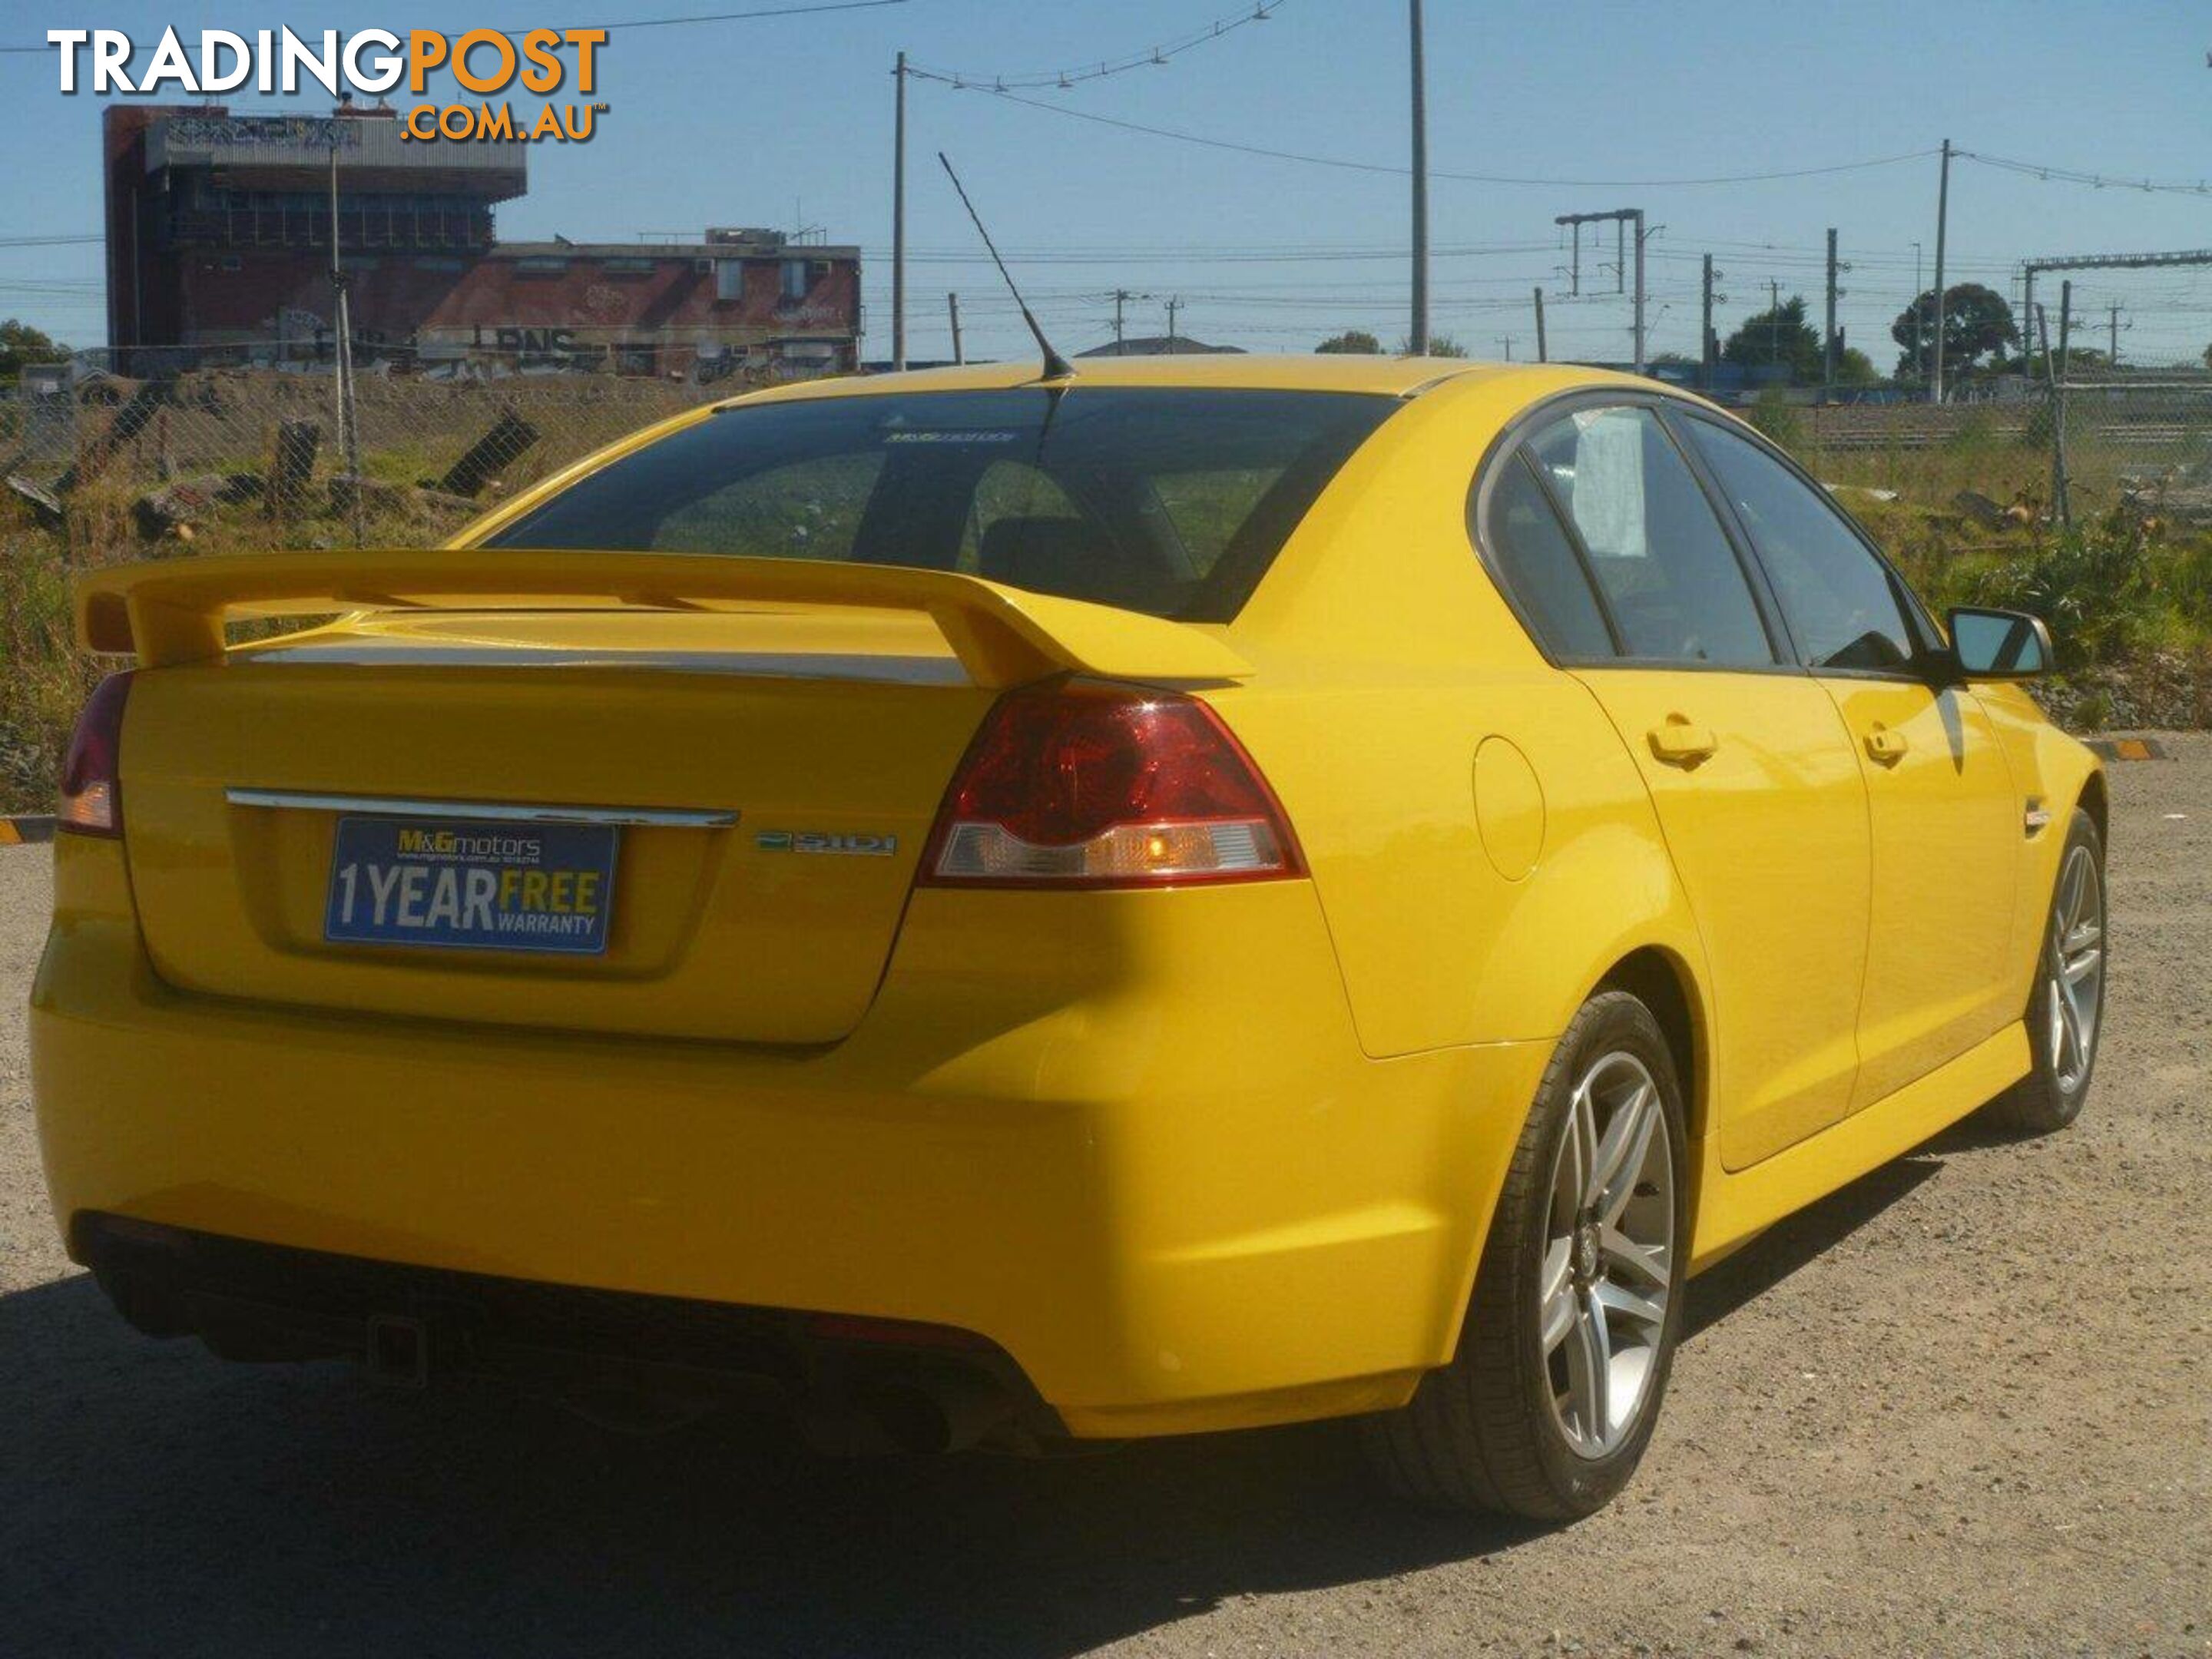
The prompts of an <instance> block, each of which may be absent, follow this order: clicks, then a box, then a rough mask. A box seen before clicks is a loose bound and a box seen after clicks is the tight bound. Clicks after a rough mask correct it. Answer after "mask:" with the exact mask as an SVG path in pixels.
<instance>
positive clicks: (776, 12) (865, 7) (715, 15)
mask: <svg viewBox="0 0 2212 1659" xmlns="http://www.w3.org/2000/svg"><path fill="white" fill-rule="evenodd" d="M906 3H907V0H813V3H811V4H806V5H798V6H770V7H767V8H764V9H761V10H757V11H710V12H702V13H699V14H696V15H691V16H685V17H629V18H623V19H622V20H620V21H616V22H611V23H569V24H565V25H556V24H549V23H531V24H527V25H526V26H525V27H521V28H514V29H494V30H492V31H491V33H494V34H505V35H510V36H513V38H515V39H517V40H520V38H521V37H522V36H524V35H526V34H529V33H532V32H533V31H535V30H538V29H544V28H551V29H553V30H554V31H555V32H556V33H567V32H568V31H570V30H574V29H605V30H608V31H610V32H611V31H613V30H616V29H669V28H678V27H683V26H684V25H685V24H688V23H743V22H745V21H750V19H753V18H757V17H805V16H811V15H813V14H815V13H817V12H824V11H869V10H872V9H874V8H876V7H878V6H902V5H904V4H906ZM1276 3H1277V4H1280V3H1281V0H1276ZM441 33H443V31H441ZM460 38H461V36H460V33H459V32H454V33H445V39H446V40H449V41H451V40H459V39H460ZM54 50H55V48H54V47H53V46H51V45H48V44H46V43H44V42H41V43H40V45H38V46H0V52H8V53H23V52H52V51H54Z"/></svg>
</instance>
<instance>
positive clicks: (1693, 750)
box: [1644, 714, 1721, 766]
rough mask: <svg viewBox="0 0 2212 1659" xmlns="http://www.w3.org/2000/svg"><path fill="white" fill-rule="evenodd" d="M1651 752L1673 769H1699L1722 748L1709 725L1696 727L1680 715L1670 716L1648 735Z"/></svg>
mask: <svg viewBox="0 0 2212 1659" xmlns="http://www.w3.org/2000/svg"><path fill="white" fill-rule="evenodd" d="M1644 735H1645V736H1646V737H1647V738H1650V743H1651V752H1652V753H1653V754H1654V755H1656V756H1657V757H1659V758H1660V759H1661V760H1662V761H1664V762H1665V763H1667V764H1668V765H1669V766H1695V765H1696V764H1697V763H1699V761H1702V760H1705V759H1708V758H1710V757H1711V756H1712V755H1713V753H1714V752H1715V751H1716V750H1718V749H1719V748H1720V746H1721V740H1720V739H1719V738H1717V737H1715V736H1714V735H1713V731H1712V728H1711V726H1693V725H1692V724H1691V723H1690V722H1689V721H1688V720H1685V719H1683V717H1682V716H1681V715H1680V714H1669V715H1668V716H1667V718H1666V719H1665V720H1662V721H1661V722H1660V723H1659V724H1658V725H1656V726H1653V727H1652V728H1651V729H1650V732H1646V733H1645V734H1644Z"/></svg>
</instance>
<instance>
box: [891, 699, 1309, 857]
mask: <svg viewBox="0 0 2212 1659" xmlns="http://www.w3.org/2000/svg"><path fill="white" fill-rule="evenodd" d="M1303 873H1304V865H1303V863H1302V861H1301V860H1300V858H1299V855H1298V848H1297V842H1296V841H1295V840H1294V839H1292V837H1291V828H1290V825H1289V823H1287V822H1286V821H1285V818H1284V817H1283V809H1282V805H1281V803H1280V802H1279V801H1278V800H1276V799H1275V797H1274V793H1273V791H1271V790H1270V789H1269V788H1268V787H1267V784H1266V783H1265V781H1262V780H1261V776H1260V774H1259V771H1258V769H1256V768H1255V767H1254V765H1253V764H1252V761H1251V758H1250V757H1249V756H1248V755H1246V754H1245V752H1244V750H1243V748H1242V747H1241V746H1239V744H1237V739H1236V738H1233V737H1231V735H1230V733H1229V729H1228V728H1227V727H1226V726H1223V725H1222V723H1221V721H1220V719H1219V717H1218V716H1217V715H1216V714H1214V712H1213V711H1212V709H1211V708H1207V707H1206V705H1205V704H1204V703H1202V702H1199V701H1197V700H1196V699H1195V698H1193V697H1187V696H1179V695H1177V694H1176V693H1173V692H1163V691H1146V690H1138V689H1136V688H1134V687H1127V686H1110V685H1097V684H1081V683H1073V684H1056V685H1049V686H1039V687H1033V688H1030V689H1028V690H1020V691H1014V692H1010V693H1008V694H1007V695H1006V696H1004V697H1001V698H1000V700H999V702H998V703H997V704H996V705H995V706H994V708H992V710H991V713H990V714H989V716H988V717H987V719H986V720H984V722H983V728H982V730H981V732H977V733H976V736H975V742H974V743H973V744H970V745H969V750H968V754H967V757H966V758H965V759H963V761H962V762H961V765H960V770H959V772H958V774H957V775H956V776H955V777H954V778H953V780H952V787H951V789H950V790H948V791H947V792H946V794H945V805H944V806H943V808H942V809H941V810H940V811H939V813H938V818H937V827H936V829H934V830H933V832H932V834H931V836H930V841H929V846H928V848H927V850H926V851H925V852H924V853H923V854H922V864H921V884H923V885H925V886H934V887H951V886H969V887H1029V886H1058V887H1170V886H1185V885H1189V884H1195V883H1200V882H1221V881H1261V880H1267V879H1270V878H1279V877H1283V876H1296V875H1300V874H1303Z"/></svg>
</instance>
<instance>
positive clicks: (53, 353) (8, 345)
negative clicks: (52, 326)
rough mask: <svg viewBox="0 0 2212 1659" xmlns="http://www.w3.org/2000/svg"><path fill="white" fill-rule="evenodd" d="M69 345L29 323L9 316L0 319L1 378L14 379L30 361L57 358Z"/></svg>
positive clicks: (40, 361)
mask: <svg viewBox="0 0 2212 1659" xmlns="http://www.w3.org/2000/svg"><path fill="white" fill-rule="evenodd" d="M69 355H70V349H69V348H68V347H67V346H65V345H63V344H61V343H59V342H58V341H55V340H52V339H50V338H48V337H46V335H45V334H42V333H40V331H38V330H37V329H35V328H33V327H32V326H31V325H29V324H28V323H23V322H18V321H16V320H15V318H13V317H10V318H9V319H8V320H7V321H6V322H4V323H0V380H14V379H15V377H16V376H17V375H18V374H21V373H22V372H23V367H24V365H25V364H27V363H51V362H58V361H60V360H61V359H62V358H64V357H66V356H69Z"/></svg>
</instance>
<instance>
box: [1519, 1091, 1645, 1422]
mask: <svg viewBox="0 0 2212 1659" xmlns="http://www.w3.org/2000/svg"><path fill="white" fill-rule="evenodd" d="M1541 1274H1542V1279H1541V1284H1540V1285H1539V1286H1538V1297H1537V1309H1538V1315H1537V1317H1538V1321H1539V1327H1540V1328H1539V1339H1540V1340H1541V1343H1542V1345H1543V1353H1544V1363H1545V1366H1546V1369H1547V1371H1548V1373H1549V1376H1550V1384H1551V1386H1550V1394H1551V1402H1552V1414H1553V1419H1555V1420H1556V1422H1557V1423H1558V1425H1559V1431H1560V1433H1561V1434H1562V1435H1563V1436H1564V1437H1565V1440H1566V1443H1567V1444H1568V1445H1569V1446H1570V1447H1571V1448H1572V1449H1574V1450H1575V1452H1576V1453H1577V1454H1578V1455H1581V1456H1583V1457H1588V1458H1599V1457H1603V1456H1605V1455H1607V1454H1608V1453H1610V1452H1612V1451H1613V1449H1615V1448H1617V1447H1618V1446H1620V1443H1622V1442H1623V1441H1624V1440H1626V1438H1627V1437H1628V1435H1629V1433H1630V1431H1632V1430H1633V1429H1634V1427H1635V1426H1636V1423H1637V1420H1638V1416H1639V1414H1640V1413H1641V1412H1642V1411H1643V1408H1644V1402H1645V1398H1646V1396H1647V1395H1649V1394H1650V1390H1651V1381H1652V1376H1653V1372H1654V1369H1655V1366H1656V1362H1657V1359H1658V1358H1659V1352H1660V1344H1661V1341H1662V1337H1663V1334H1664V1332H1665V1330H1666V1326H1667V1314H1668V1305H1669V1304H1670V1302H1671V1300H1672V1298H1673V1297H1674V1149H1673V1143H1672V1141H1671V1139H1670V1138H1669V1136H1668V1127H1667V1121H1666V1106H1665V1103H1663V1102H1662V1100H1661V1098H1660V1095H1659V1085H1657V1084H1656V1082H1655V1081H1653V1079H1652V1076H1651V1073H1650V1071H1649V1070H1648V1069H1647V1068H1646V1067H1645V1066H1644V1062H1643V1061H1642V1060H1638V1058H1637V1057H1636V1056H1635V1055H1633V1054H1626V1053H1623V1052H1620V1051H1618V1050H1616V1051H1614V1052H1613V1053H1610V1054H1605V1055H1603V1056H1602V1057H1601V1058H1600V1059H1598V1060H1595V1061H1594V1062H1593V1063H1592V1064H1591V1065H1590V1066H1589V1067H1588V1068H1587V1069H1586V1070H1585V1071H1584V1072H1583V1074H1582V1076H1581V1078H1580V1079H1578V1080H1577V1083H1576V1084H1575V1088H1574V1094H1573V1097H1572V1102H1571V1107H1570V1109H1569V1112H1568V1116H1567V1123H1566V1133H1565V1134H1564V1135H1563V1136H1561V1138H1560V1140H1559V1150H1558V1152H1556V1153H1555V1154H1554V1157H1553V1166H1552V1205H1551V1214H1550V1221H1549V1225H1548V1228H1547V1234H1546V1246H1545V1250H1544V1256H1543V1261H1542V1266H1541Z"/></svg>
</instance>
